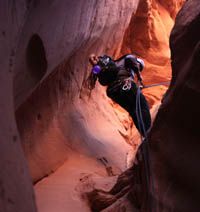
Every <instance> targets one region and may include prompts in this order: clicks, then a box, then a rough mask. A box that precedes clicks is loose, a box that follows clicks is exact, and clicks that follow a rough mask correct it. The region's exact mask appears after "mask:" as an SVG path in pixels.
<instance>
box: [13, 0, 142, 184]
mask: <svg viewBox="0 0 200 212" xmlns="http://www.w3.org/2000/svg"><path fill="white" fill-rule="evenodd" d="M137 4H138V1H132V0H129V1H126V3H123V4H122V3H121V1H120V0H119V1H115V2H108V1H87V2H86V1H78V2H73V1H62V2H59V3H58V2H54V1H52V2H50V3H49V1H42V2H37V1H36V2H35V3H33V4H32V7H31V9H30V14H29V17H28V20H27V23H26V25H25V26H24V31H23V35H24V37H23V42H21V43H20V44H19V49H20V50H19V56H18V58H17V64H16V68H15V79H14V85H15V90H14V91H15V94H16V95H15V103H16V107H17V113H16V117H17V123H18V128H19V131H20V134H21V137H22V143H23V147H24V150H25V154H26V157H27V158H28V162H29V166H30V172H31V175H32V177H33V179H34V181H36V180H38V179H40V178H42V177H44V176H46V175H48V174H50V173H51V172H52V171H54V170H55V169H56V168H58V167H59V166H60V165H61V164H62V163H63V162H64V161H65V160H66V159H67V158H68V157H69V156H68V155H69V153H70V152H71V151H74V150H75V151H79V152H81V153H84V154H88V155H89V156H91V157H95V158H100V157H108V158H110V161H111V163H115V166H116V169H117V170H118V171H119V170H123V169H125V168H126V158H127V154H128V152H129V151H130V150H131V149H132V147H131V146H130V145H129V144H128V143H127V142H125V140H124V137H123V136H122V135H121V134H123V132H124V131H125V134H126V133H127V132H126V131H127V130H126V129H124V126H123V125H122V123H121V122H120V121H119V119H118V117H117V116H116V115H115V112H114V111H113V109H112V106H111V105H110V104H108V98H107V97H106V94H105V91H104V90H102V88H100V86H98V85H97V88H96V89H95V90H94V91H93V92H92V95H91V96H90V94H89V93H88V90H87V89H85V88H84V87H83V82H84V80H85V79H86V76H88V72H89V71H90V68H91V67H89V65H88V55H89V54H91V53H92V52H95V53H96V54H103V53H107V54H111V55H113V54H114V53H116V52H117V51H118V49H119V46H120V44H121V43H122V41H123V34H124V32H125V30H126V28H127V26H128V24H129V22H130V18H131V15H132V13H133V12H134V11H135V10H136V8H137ZM44 8H45V9H44ZM55 11H56V12H55ZM52 13H53V14H54V15H52ZM72 13H73V14H72ZM119 20H120V24H119ZM29 26H31V27H29ZM35 54H36V55H37V57H36V56H35ZM35 64H37V66H36V65H35ZM51 72H52V73H51ZM50 73H51V74H50ZM49 74H50V75H49ZM25 78H26V80H25ZM29 79H30V81H29ZM36 81H37V82H36ZM41 81H42V83H41ZM40 83H41V84H40ZM35 86H37V88H36V90H35V91H34V93H33V94H32V95H31V96H30V97H29V98H28V99H27V98H26V97H27V95H28V94H30V92H31V91H32V90H33V89H34V88H35ZM24 99H26V101H25V102H24ZM126 116H127V114H126ZM127 125H128V127H127V128H130V126H129V125H130V124H127ZM116 126H117V128H118V131H117V130H116ZM120 145H122V146H123V148H121V147H120V148H119V146H120ZM109 148H111V149H112V151H111V152H110V151H109ZM119 152H121V153H119ZM119 155H121V157H118V156H119Z"/></svg>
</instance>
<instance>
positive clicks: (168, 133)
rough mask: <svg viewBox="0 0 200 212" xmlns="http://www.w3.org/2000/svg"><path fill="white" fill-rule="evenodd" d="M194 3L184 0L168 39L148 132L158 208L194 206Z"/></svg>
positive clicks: (196, 14)
mask: <svg viewBox="0 0 200 212" xmlns="http://www.w3.org/2000/svg"><path fill="white" fill-rule="evenodd" d="M199 11H200V5H199V1H197V0H195V1H191V0H188V1H187V2H186V3H185V5H184V7H183V8H182V10H181V11H180V13H179V14H178V16H177V18H176V23H175V26H174V28H173V30H172V33H171V37H170V48H171V51H172V53H171V55H172V56H171V58H172V70H173V72H172V73H173V78H172V84H171V87H170V89H169V90H168V93H167V96H166V98H165V99H164V102H163V104H162V107H161V108H160V110H159V112H158V115H157V119H156V120H155V124H154V127H153V129H152V133H151V136H150V142H151V154H152V161H153V173H154V182H155V188H156V192H155V193H156V202H157V206H158V211H169V210H170V211H197V210H199V206H200V205H199V201H198V199H199V190H200V189H199V188H200V184H199V177H200V172H199V169H198V161H199V136H200V134H199V118H200V113H199V107H200V105H199V97H200V96H199V89H200V88H199V67H200V63H199V42H200V39H199V38H200V31H199V29H200V26H199V23H200V20H199V17H200V13H199Z"/></svg>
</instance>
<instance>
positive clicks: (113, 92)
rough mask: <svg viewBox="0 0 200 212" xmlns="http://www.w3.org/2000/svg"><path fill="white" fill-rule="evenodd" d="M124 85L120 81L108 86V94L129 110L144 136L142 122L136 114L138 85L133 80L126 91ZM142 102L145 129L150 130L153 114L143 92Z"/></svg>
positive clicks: (141, 95)
mask: <svg viewBox="0 0 200 212" xmlns="http://www.w3.org/2000/svg"><path fill="white" fill-rule="evenodd" d="M122 86H123V83H118V84H115V85H114V86H108V88H107V95H108V97H110V98H111V99H112V100H113V101H115V102H116V103H118V104H119V105H120V106H121V107H123V108H124V109H125V110H126V111H127V112H129V114H130V116H131V117H132V119H133V122H134V124H135V126H136V128H137V129H138V131H139V132H140V133H141V134H142V135H143V136H144V131H143V127H142V124H141V122H140V121H139V120H137V115H136V95H137V86H136V84H135V83H134V82H131V88H130V89H129V90H125V91H124V90H123V89H122ZM140 104H141V112H142V118H143V123H144V127H145V131H148V129H149V128H150V126H151V115H150V111H149V106H148V103H147V101H146V99H145V97H144V95H143V94H142V93H140Z"/></svg>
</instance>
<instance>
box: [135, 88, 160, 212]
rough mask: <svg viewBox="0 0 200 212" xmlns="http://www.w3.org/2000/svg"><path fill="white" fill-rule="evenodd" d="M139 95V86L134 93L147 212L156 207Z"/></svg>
mask: <svg viewBox="0 0 200 212" xmlns="http://www.w3.org/2000/svg"><path fill="white" fill-rule="evenodd" d="M140 97H141V89H140V87H138V88H137V94H136V117H137V120H138V126H139V131H140V134H141V132H143V134H144V139H143V138H142V134H141V140H142V144H141V145H142V147H141V153H142V157H143V159H144V168H145V178H146V187H147V191H148V194H147V195H148V196H147V204H148V208H149V212H155V211H156V207H155V208H154V205H153V202H152V195H153V194H154V183H153V177H152V173H151V171H152V168H151V160H150V155H149V142H148V138H147V131H146V129H145V125H144V120H143V116H142V109H141V102H140Z"/></svg>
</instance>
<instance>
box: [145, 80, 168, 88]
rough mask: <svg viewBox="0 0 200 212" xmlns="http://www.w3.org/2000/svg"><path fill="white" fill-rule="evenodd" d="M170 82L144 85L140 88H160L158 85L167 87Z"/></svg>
mask: <svg viewBox="0 0 200 212" xmlns="http://www.w3.org/2000/svg"><path fill="white" fill-rule="evenodd" d="M169 84H170V81H166V82H160V83H155V84H151V85H144V86H143V87H142V88H151V87H155V86H160V85H169Z"/></svg>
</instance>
